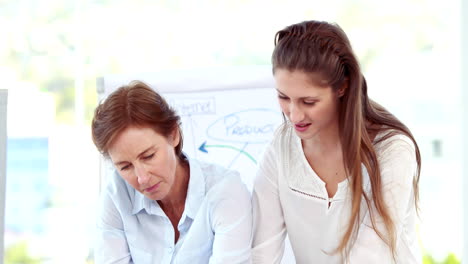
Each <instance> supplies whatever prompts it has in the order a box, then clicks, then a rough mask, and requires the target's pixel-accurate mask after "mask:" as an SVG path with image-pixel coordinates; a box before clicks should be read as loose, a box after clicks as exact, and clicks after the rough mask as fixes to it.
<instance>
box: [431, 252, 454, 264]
mask: <svg viewBox="0 0 468 264" xmlns="http://www.w3.org/2000/svg"><path fill="white" fill-rule="evenodd" d="M460 263H461V261H460V260H459V259H458V258H457V256H455V254H453V253H450V254H449V255H448V256H447V257H446V258H445V259H444V260H443V261H437V260H435V259H434V257H432V256H431V255H429V254H425V255H424V256H423V264H460Z"/></svg>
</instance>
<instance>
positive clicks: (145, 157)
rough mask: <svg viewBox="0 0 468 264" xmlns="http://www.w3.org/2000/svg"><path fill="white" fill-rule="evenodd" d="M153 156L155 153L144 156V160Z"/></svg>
mask: <svg viewBox="0 0 468 264" xmlns="http://www.w3.org/2000/svg"><path fill="white" fill-rule="evenodd" d="M153 157H154V153H153V154H151V155H148V156H144V157H143V159H144V160H149V159H151V158H153Z"/></svg>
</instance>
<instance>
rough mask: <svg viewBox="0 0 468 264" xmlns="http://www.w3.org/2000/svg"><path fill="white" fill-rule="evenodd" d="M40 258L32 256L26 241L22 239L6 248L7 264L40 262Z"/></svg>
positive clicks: (34, 263)
mask: <svg viewBox="0 0 468 264" xmlns="http://www.w3.org/2000/svg"><path fill="white" fill-rule="evenodd" d="M40 263H41V261H40V259H38V258H34V257H31V256H30V255H29V252H28V244H27V242H26V241H20V242H18V243H15V244H13V245H11V246H9V247H8V248H7V249H6V250H5V264H40Z"/></svg>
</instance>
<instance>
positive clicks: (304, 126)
mask: <svg viewBox="0 0 468 264" xmlns="http://www.w3.org/2000/svg"><path fill="white" fill-rule="evenodd" d="M310 125H312V123H299V124H294V128H295V129H296V131H299V132H304V131H306V130H307V129H308V128H309V126H310Z"/></svg>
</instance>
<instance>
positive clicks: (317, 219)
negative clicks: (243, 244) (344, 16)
mask: <svg viewBox="0 0 468 264" xmlns="http://www.w3.org/2000/svg"><path fill="white" fill-rule="evenodd" d="M272 64H273V74H274V78H275V81H276V90H277V93H278V100H279V104H280V107H281V110H282V112H283V115H284V116H285V123H284V124H283V125H282V126H281V127H280V128H279V129H278V130H277V132H276V134H275V137H274V139H273V141H272V142H271V144H270V145H269V146H268V148H267V149H266V151H265V154H264V157H263V160H262V162H261V163H260V165H259V171H258V174H257V178H256V181H255V185H254V191H253V208H254V237H253V252H252V254H253V262H254V263H268V264H270V263H279V262H280V261H281V258H282V255H283V252H284V241H285V237H286V235H288V237H289V239H290V241H291V246H292V249H293V252H294V256H295V258H296V261H297V263H420V262H421V260H422V257H421V255H420V252H419V248H418V239H417V235H416V230H415V224H416V220H417V203H418V182H419V175H420V167H421V158H420V153H419V148H418V145H417V143H416V141H415V139H414V137H413V135H412V134H411V132H410V130H409V129H408V128H407V127H406V126H405V125H404V124H403V123H401V122H400V121H399V120H398V119H397V118H396V117H395V116H393V115H392V114H391V113H390V112H388V111H387V110H386V109H385V108H383V107H382V106H381V105H379V104H377V103H376V102H374V101H372V100H371V99H370V98H369V97H368V95H367V85H366V81H365V79H364V77H363V75H362V73H361V70H360V66H359V63H358V61H357V58H356V56H355V55H354V53H353V50H352V48H351V44H350V42H349V40H348V38H347V36H346V34H345V33H344V32H343V30H342V29H341V28H340V27H339V26H337V25H334V24H330V23H327V22H321V21H305V22H302V23H298V24H294V25H291V26H288V27H286V28H285V29H283V30H280V31H279V32H277V34H276V36H275V49H274V51H273V55H272Z"/></svg>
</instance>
